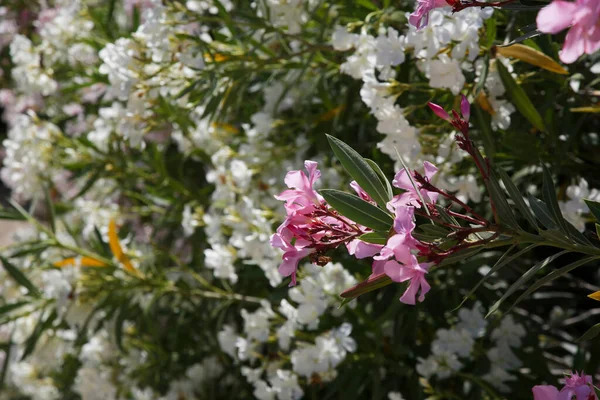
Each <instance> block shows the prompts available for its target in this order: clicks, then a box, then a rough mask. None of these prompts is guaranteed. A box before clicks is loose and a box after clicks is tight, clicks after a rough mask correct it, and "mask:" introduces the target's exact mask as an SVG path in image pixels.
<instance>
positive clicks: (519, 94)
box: [496, 61, 546, 131]
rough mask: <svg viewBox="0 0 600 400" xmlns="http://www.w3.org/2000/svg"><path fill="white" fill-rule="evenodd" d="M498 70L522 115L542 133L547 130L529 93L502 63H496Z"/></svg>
mask: <svg viewBox="0 0 600 400" xmlns="http://www.w3.org/2000/svg"><path fill="white" fill-rule="evenodd" d="M496 68H497V69H498V74H499V75H500V79H502V83H503V84H504V88H505V89H506V92H507V93H508V95H509V97H510V99H511V100H512V102H513V104H514V105H515V107H516V108H517V110H519V112H520V113H521V114H523V116H524V117H525V118H527V120H528V121H529V122H530V123H531V125H533V126H535V127H536V128H537V129H539V130H540V131H544V130H545V129H546V128H545V126H544V120H543V119H542V116H541V115H540V113H539V112H538V111H537V110H536V108H535V107H534V106H533V103H532V102H531V100H530V99H529V97H528V96H527V93H525V91H524V90H523V88H521V86H519V85H518V84H517V82H515V80H514V79H513V77H512V75H511V74H510V72H508V70H507V69H506V67H505V66H504V64H502V63H501V62H500V61H497V62H496Z"/></svg>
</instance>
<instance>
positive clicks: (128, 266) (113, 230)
mask: <svg viewBox="0 0 600 400" xmlns="http://www.w3.org/2000/svg"><path fill="white" fill-rule="evenodd" d="M108 245H109V246H110V251H111V252H112V253H113V255H114V256H115V258H116V259H117V260H119V262H120V263H121V264H123V267H125V270H126V271H128V272H132V273H134V274H136V275H139V272H138V270H137V269H135V267H134V266H133V264H132V263H131V261H130V260H129V257H127V255H126V254H125V253H123V248H122V247H121V242H120V241H119V235H118V234H117V224H116V222H115V220H114V219H111V220H110V222H109V223H108Z"/></svg>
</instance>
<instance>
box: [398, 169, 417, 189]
mask: <svg viewBox="0 0 600 400" xmlns="http://www.w3.org/2000/svg"><path fill="white" fill-rule="evenodd" d="M392 185H394V186H395V187H397V188H399V189H404V190H411V191H414V190H415V189H414V187H413V185H412V183H411V182H410V178H409V177H408V174H407V173H406V170H405V169H404V168H402V169H401V170H400V171H398V172H397V173H396V175H394V180H392Z"/></svg>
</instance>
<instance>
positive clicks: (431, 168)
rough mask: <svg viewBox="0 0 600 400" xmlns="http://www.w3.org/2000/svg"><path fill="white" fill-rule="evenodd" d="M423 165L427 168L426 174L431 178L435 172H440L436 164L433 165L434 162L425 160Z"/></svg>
mask: <svg viewBox="0 0 600 400" xmlns="http://www.w3.org/2000/svg"><path fill="white" fill-rule="evenodd" d="M423 167H424V169H425V176H426V177H427V179H429V180H431V178H433V176H434V175H435V173H436V172H438V169H437V167H436V166H435V165H433V164H432V163H430V162H429V161H425V162H424V163H423Z"/></svg>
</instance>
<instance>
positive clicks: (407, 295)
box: [400, 280, 419, 306]
mask: <svg viewBox="0 0 600 400" xmlns="http://www.w3.org/2000/svg"><path fill="white" fill-rule="evenodd" d="M418 291H419V283H418V282H416V281H415V280H412V281H410V284H409V285H408V288H407V289H406V291H405V292H404V294H403V295H402V297H400V301H401V302H403V303H404V304H409V305H411V306H414V305H415V304H416V303H417V299H416V297H417V292H418Z"/></svg>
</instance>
